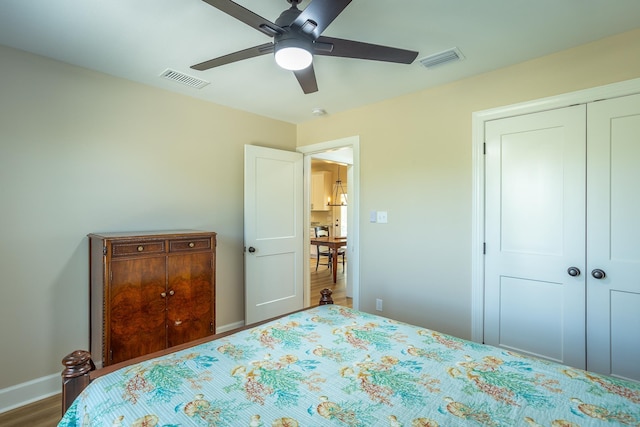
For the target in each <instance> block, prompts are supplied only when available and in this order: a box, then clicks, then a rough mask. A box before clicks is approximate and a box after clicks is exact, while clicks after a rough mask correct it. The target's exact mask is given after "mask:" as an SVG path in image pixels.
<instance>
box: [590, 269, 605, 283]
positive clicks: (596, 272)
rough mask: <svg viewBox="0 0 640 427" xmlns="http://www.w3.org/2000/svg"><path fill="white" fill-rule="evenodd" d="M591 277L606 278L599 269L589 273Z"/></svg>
mask: <svg viewBox="0 0 640 427" xmlns="http://www.w3.org/2000/svg"><path fill="white" fill-rule="evenodd" d="M591 275H592V276H593V277H594V279H598V280H600V279H604V278H605V277H607V275H606V273H605V272H604V271H602V270H600V269H599V268H596V269H595V270H593V271H592V272H591Z"/></svg>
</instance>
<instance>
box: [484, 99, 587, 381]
mask: <svg viewBox="0 0 640 427" xmlns="http://www.w3.org/2000/svg"><path fill="white" fill-rule="evenodd" d="M585 109H586V107H585V106H584V105H579V106H573V107H568V108H563V109H558V110H552V111H546V112H541V113H535V114H528V115H525V116H518V117H511V118H505V119H500V120H495V121H490V122H487V123H486V127H485V132H486V135H485V138H486V139H485V141H486V156H485V162H486V165H485V176H486V178H485V179H486V182H485V191H486V193H485V194H486V200H485V209H486V212H485V242H486V255H485V321H484V337H485V342H487V343H488V344H492V345H496V346H500V347H504V348H507V349H512V350H516V351H519V352H522V353H528V354H531V355H535V356H538V357H543V358H547V359H550V360H553V361H556V362H560V363H564V364H568V365H571V366H575V367H579V368H584V367H585V365H586V362H585V350H586V344H585V279H584V273H583V274H581V275H579V276H577V277H572V276H570V275H569V274H567V269H568V268H569V267H576V268H578V269H580V270H581V271H583V272H584V269H585V251H584V247H585V214H584V209H585V164H586V160H585V133H586V131H585V125H584V123H585Z"/></svg>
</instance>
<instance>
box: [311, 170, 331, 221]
mask: <svg viewBox="0 0 640 427" xmlns="http://www.w3.org/2000/svg"><path fill="white" fill-rule="evenodd" d="M331 190H332V180H331V172H327V171H320V172H313V173H312V174H311V210H312V211H328V210H329V206H328V205H327V202H328V200H330V197H331Z"/></svg>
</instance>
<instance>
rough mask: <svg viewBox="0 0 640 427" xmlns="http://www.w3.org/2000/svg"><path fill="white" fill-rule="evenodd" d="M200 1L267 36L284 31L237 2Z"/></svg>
mask: <svg viewBox="0 0 640 427" xmlns="http://www.w3.org/2000/svg"><path fill="white" fill-rule="evenodd" d="M202 1H204V2H205V3H208V4H210V5H211V6H213V7H215V8H216V9H218V10H220V11H222V12H224V13H226V14H227V15H229V16H233V17H234V18H236V19H237V20H239V21H242V22H244V23H245V24H247V25H248V26H250V27H253V28H255V29H256V30H258V31H261V32H263V33H264V34H266V35H268V36H269V37H273V36H274V35H276V34H282V33H283V32H284V30H283V29H282V28H281V27H280V26H278V25H276V24H274V23H273V22H271V21H269V20H268V19H265V18H263V17H262V16H260V15H257V14H255V13H253V12H252V11H250V10H249V9H245V8H244V7H242V6H240V5H239V4H237V3H234V2H232V1H231V0H202Z"/></svg>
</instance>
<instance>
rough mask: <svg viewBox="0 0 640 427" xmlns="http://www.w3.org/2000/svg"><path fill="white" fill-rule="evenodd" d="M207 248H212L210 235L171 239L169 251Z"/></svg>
mask: <svg viewBox="0 0 640 427" xmlns="http://www.w3.org/2000/svg"><path fill="white" fill-rule="evenodd" d="M205 249H211V238H209V237H194V238H192V239H179V240H178V239H176V240H169V252H185V251H201V250H205Z"/></svg>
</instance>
